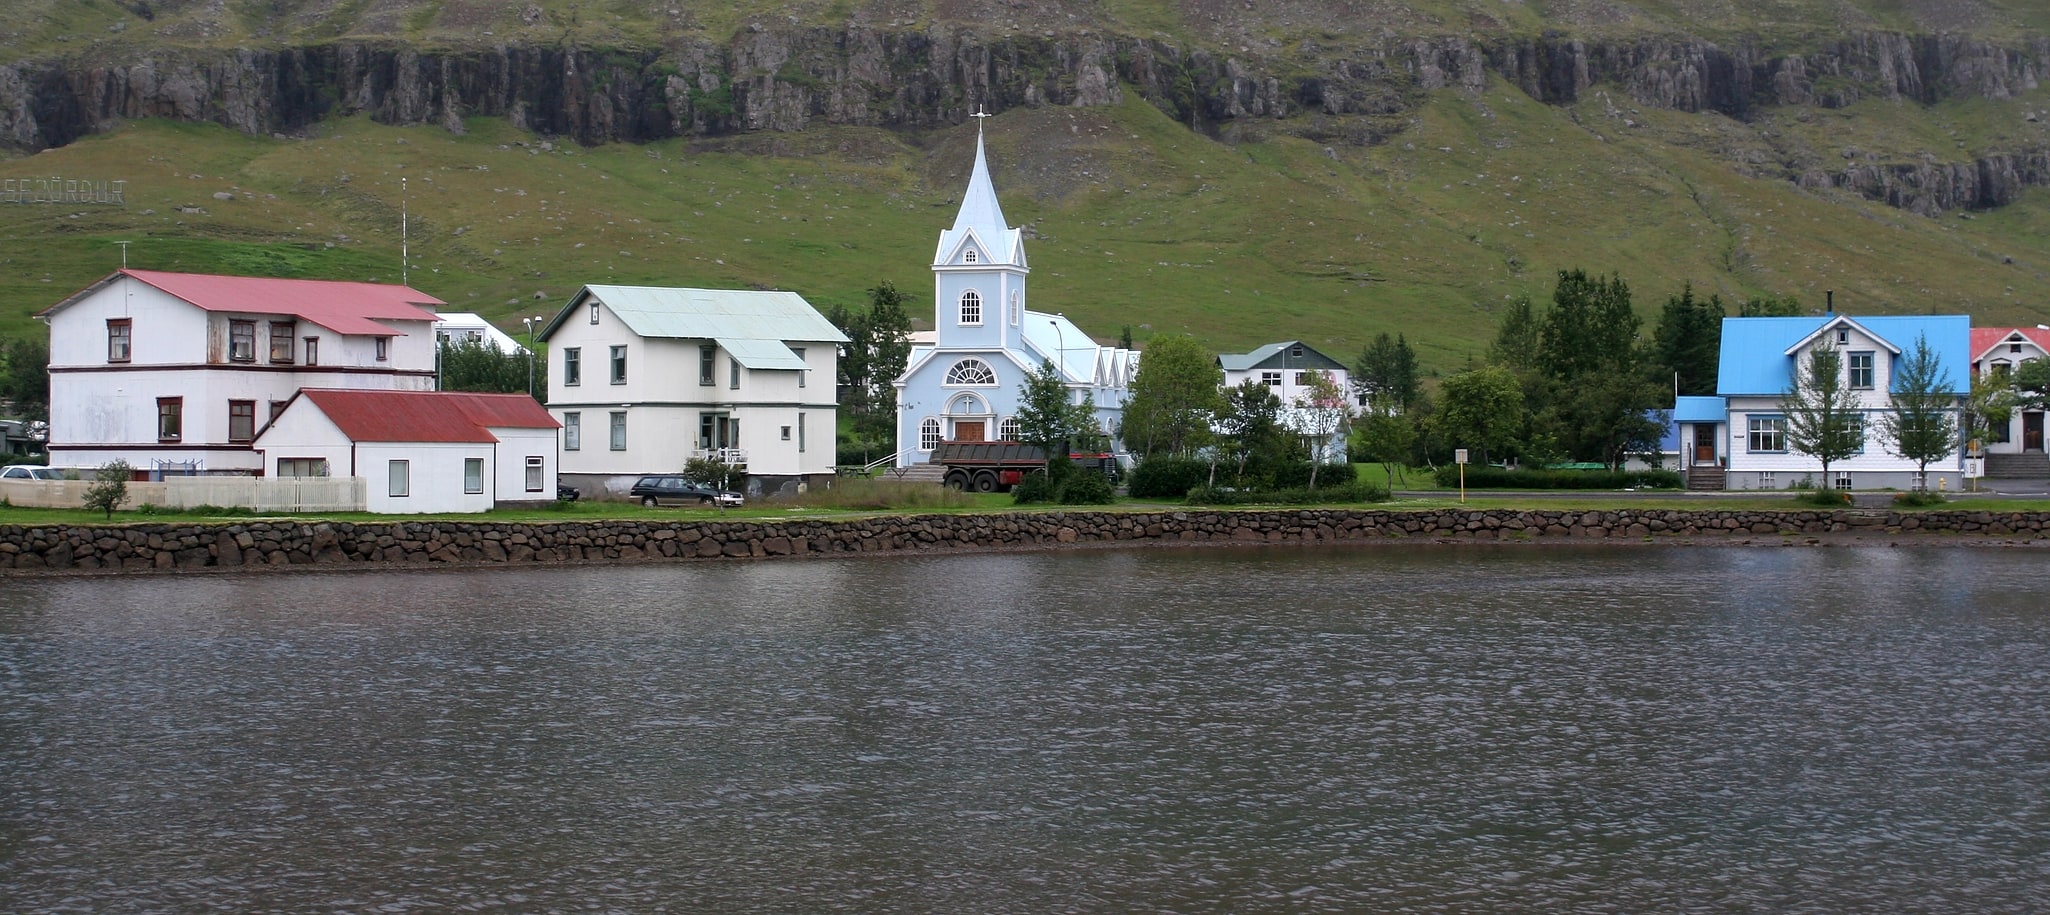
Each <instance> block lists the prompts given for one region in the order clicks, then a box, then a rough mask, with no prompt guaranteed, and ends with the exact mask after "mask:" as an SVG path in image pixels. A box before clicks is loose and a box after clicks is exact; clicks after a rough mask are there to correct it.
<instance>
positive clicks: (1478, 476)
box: [1435, 464, 1682, 489]
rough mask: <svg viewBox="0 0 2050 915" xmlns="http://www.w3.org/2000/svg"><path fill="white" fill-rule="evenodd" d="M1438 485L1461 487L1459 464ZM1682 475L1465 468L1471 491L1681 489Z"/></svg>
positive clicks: (1442, 470) (1441, 472) (1444, 470)
mask: <svg viewBox="0 0 2050 915" xmlns="http://www.w3.org/2000/svg"><path fill="white" fill-rule="evenodd" d="M1435 476H1436V478H1437V481H1438V485H1439V486H1444V487H1448V488H1449V487H1455V486H1458V485H1459V465H1458V464H1446V465H1445V466H1443V467H1439V468H1438V472H1437V474H1436V475H1435ZM1681 485H1682V483H1681V480H1680V474H1679V473H1678V472H1676V471H1672V470H1526V469H1523V468H1517V469H1514V470H1510V469H1506V468H1502V467H1494V466H1487V465H1480V464H1468V465H1466V488H1468V489H1679V488H1680V487H1681Z"/></svg>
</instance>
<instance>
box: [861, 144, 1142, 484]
mask: <svg viewBox="0 0 2050 915" xmlns="http://www.w3.org/2000/svg"><path fill="white" fill-rule="evenodd" d="M932 272H933V303H934V307H933V312H934V313H933V342H932V343H931V344H930V345H919V346H914V347H912V349H911V357H910V359H909V361H908V363H907V365H906V367H905V369H904V373H903V374H902V375H900V376H898V378H897V380H896V382H895V385H896V388H897V466H899V467H908V466H911V465H914V464H923V463H927V462H928V461H930V459H931V458H932V452H933V449H935V448H937V447H939V445H940V443H941V442H943V441H945V442H980V441H1015V440H1017V437H1018V418H1017V414H1018V405H1019V397H1020V393H1021V388H1022V386H1023V385H1024V382H1025V378H1026V376H1027V375H1030V374H1032V373H1034V372H1036V371H1038V370H1039V367H1040V366H1041V365H1042V364H1045V363H1048V362H1051V363H1052V364H1053V365H1054V366H1055V367H1056V368H1057V369H1058V370H1059V372H1060V375H1061V378H1062V380H1063V382H1064V383H1065V384H1066V385H1067V388H1068V396H1069V398H1070V402H1072V403H1080V402H1081V401H1082V398H1083V397H1084V395H1088V396H1091V397H1093V398H1094V400H1095V404H1096V420H1097V423H1098V425H1099V427H1100V428H1102V429H1103V430H1104V432H1105V433H1107V434H1114V432H1115V430H1116V428H1117V423H1118V419H1119V417H1120V414H1121V410H1122V405H1123V404H1124V401H1125V398H1126V396H1127V392H1128V390H1129V387H1130V385H1131V382H1132V378H1133V377H1134V376H1135V375H1137V374H1138V371H1139V354H1138V353H1137V352H1135V351H1132V350H1128V349H1122V348H1119V347H1113V346H1099V345H1097V343H1096V341H1094V340H1091V339H1089V335H1088V334H1085V333H1083V332H1082V329H1081V328H1079V327H1076V326H1075V324H1074V322H1072V321H1069V320H1068V319H1067V318H1066V317H1064V316H1062V315H1060V314H1058V313H1055V314H1047V313H1045V312H1039V311H1033V310H1031V309H1030V308H1029V307H1027V306H1028V305H1030V304H1031V302H1030V299H1029V298H1028V297H1027V293H1026V290H1025V279H1026V275H1027V274H1029V273H1031V268H1030V266H1029V265H1028V264H1027V263H1026V260H1025V237H1024V233H1023V232H1020V231H1019V230H1018V229H1015V228H1012V227H1011V226H1010V225H1008V224H1007V223H1006V222H1005V221H1004V211H1003V207H1002V206H1001V205H1000V204H999V203H998V202H997V194H996V187H995V186H994V185H993V184H992V183H991V182H990V178H989V165H988V162H987V160H986V158H985V156H984V153H983V144H982V133H981V129H980V128H977V131H976V135H975V169H974V171H973V172H972V173H971V174H970V176H969V179H968V190H967V193H966V194H964V195H963V196H962V198H961V210H960V212H959V213H958V214H957V215H956V216H955V218H954V225H953V227H952V228H950V229H946V230H944V231H942V232H940V241H939V247H938V249H937V250H936V251H934V253H933V262H932Z"/></svg>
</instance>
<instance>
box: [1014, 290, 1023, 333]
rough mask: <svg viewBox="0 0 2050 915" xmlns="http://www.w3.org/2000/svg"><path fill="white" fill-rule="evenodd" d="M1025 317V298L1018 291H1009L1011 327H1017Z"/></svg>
mask: <svg viewBox="0 0 2050 915" xmlns="http://www.w3.org/2000/svg"><path fill="white" fill-rule="evenodd" d="M1024 317H1025V297H1024V296H1022V295H1020V294H1019V292H1018V290H1016V289H1013V290H1011V326H1012V327H1017V326H1018V325H1019V323H1021V322H1022V321H1023V320H1024Z"/></svg>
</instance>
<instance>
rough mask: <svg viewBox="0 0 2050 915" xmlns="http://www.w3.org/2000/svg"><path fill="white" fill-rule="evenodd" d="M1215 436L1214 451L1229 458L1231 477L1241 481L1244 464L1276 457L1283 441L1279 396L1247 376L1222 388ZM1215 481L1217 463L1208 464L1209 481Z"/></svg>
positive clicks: (1242, 479)
mask: <svg viewBox="0 0 2050 915" xmlns="http://www.w3.org/2000/svg"><path fill="white" fill-rule="evenodd" d="M1217 432H1218V435H1219V440H1218V443H1217V449H1216V451H1215V452H1214V453H1215V454H1217V455H1219V456H1221V457H1228V458H1230V459H1231V461H1232V466H1233V473H1232V478H1233V481H1234V482H1235V483H1243V482H1244V481H1245V476H1246V465H1247V464H1255V465H1256V466H1257V465H1258V464H1261V463H1266V462H1268V461H1269V460H1271V459H1272V458H1275V457H1278V456H1279V455H1280V454H1281V452H1282V450H1283V449H1284V448H1285V447H1286V445H1287V436H1285V435H1283V434H1282V430H1281V398H1279V397H1276V396H1275V395H1274V389H1273V388H1270V387H1268V386H1267V385H1264V384H1261V383H1260V382H1259V381H1258V380H1256V379H1252V378H1248V379H1246V380H1245V381H1242V382H1239V384H1238V386H1237V387H1233V388H1230V389H1228V390H1226V391H1225V392H1224V409H1223V410H1222V411H1220V412H1219V413H1218V415H1217ZM1216 484H1217V464H1216V462H1215V461H1214V460H1213V461H1212V462H1211V464H1210V485H1213V486H1215V485H1216Z"/></svg>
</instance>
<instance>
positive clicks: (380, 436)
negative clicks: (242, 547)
mask: <svg viewBox="0 0 2050 915" xmlns="http://www.w3.org/2000/svg"><path fill="white" fill-rule="evenodd" d="M560 428H562V427H561V425H560V424H559V423H557V422H556V421H555V418H554V417H552V416H550V415H548V411H547V410H546V409H545V408H543V407H542V406H541V404H540V403H539V402H537V401H535V400H534V398H532V397H528V396H527V395H525V394H475V393H462V392H454V391H363V390H339V389H333V388H307V389H305V390H302V391H299V392H298V394H297V396H295V397H293V398H291V399H290V400H288V401H286V403H285V405H284V407H283V409H282V410H281V411H280V412H279V413H278V416H277V418H276V419H273V420H272V421H271V422H270V424H269V425H268V426H265V427H264V429H263V431H262V432H259V433H258V434H257V436H256V440H255V442H254V446H255V450H256V453H257V454H258V456H259V459H260V460H261V461H262V463H263V465H264V467H265V469H266V470H268V471H269V472H271V473H274V474H275V475H277V476H280V477H324V476H335V477H362V478H364V483H365V485H364V505H365V508H366V509H367V510H369V511H372V512H378V513H382V514H420V513H425V512H481V511H488V510H490V509H491V508H493V507H494V506H499V505H506V504H519V503H536V502H552V501H554V500H555V476H556V469H557V466H558V464H557V459H558V454H557V452H556V438H555V436H556V430H557V429H560Z"/></svg>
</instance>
